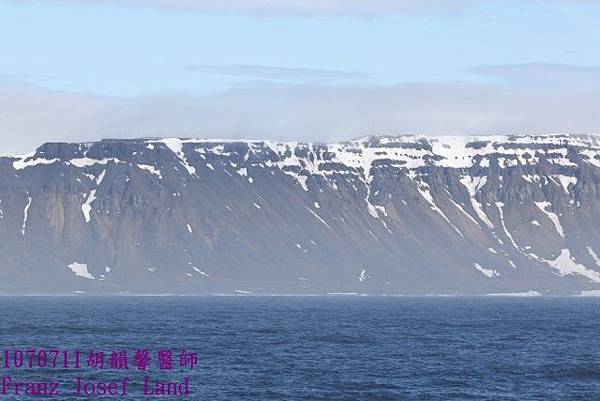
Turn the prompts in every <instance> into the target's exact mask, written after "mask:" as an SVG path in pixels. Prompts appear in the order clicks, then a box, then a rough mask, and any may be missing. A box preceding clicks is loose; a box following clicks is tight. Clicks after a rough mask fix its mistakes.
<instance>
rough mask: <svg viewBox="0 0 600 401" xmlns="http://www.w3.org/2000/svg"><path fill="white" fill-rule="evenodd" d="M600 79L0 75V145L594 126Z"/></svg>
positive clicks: (599, 116) (9, 148)
mask: <svg viewBox="0 0 600 401" xmlns="http://www.w3.org/2000/svg"><path fill="white" fill-rule="evenodd" d="M599 108H600V89H598V88H591V89H590V88H587V89H583V88H577V87H575V88H565V87H550V88H527V89H521V88H517V87H511V86H504V85H491V84H475V83H441V84H432V83H420V84H400V85H394V86H374V85H308V84H301V85H268V86H244V87H241V88H234V89H230V90H227V91H223V92H220V93H215V94H212V95H203V96H195V95H190V94H161V95H153V96H144V97H135V98H111V97H100V96H93V95H81V94H73V93H64V92H55V91H50V90H46V89H41V88H39V87H35V86H31V85H15V84H3V85H0V142H1V143H2V144H3V147H2V150H1V153H2V154H8V153H14V152H27V151H30V150H32V149H34V148H36V147H37V146H39V145H40V144H41V143H42V142H45V141H85V140H95V139H99V138H106V137H111V138H114V137H142V136H182V137H209V138H259V139H277V140H308V141H335V140H344V139H350V138H355V137H359V136H364V135H368V134H377V133H386V134H405V133H427V134H488V133H528V132H529V133H531V132H535V133H540V132H571V133H591V132H600V113H598V109H599Z"/></svg>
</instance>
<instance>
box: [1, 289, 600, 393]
mask: <svg viewBox="0 0 600 401" xmlns="http://www.w3.org/2000/svg"><path fill="white" fill-rule="evenodd" d="M19 349H20V350H26V349H37V350H40V349H61V350H81V352H82V353H83V354H84V355H85V357H83V358H82V365H83V366H82V367H81V368H80V369H73V368H70V369H63V368H58V369H52V368H50V369H48V368H44V369H40V368H33V369H29V368H28V367H27V368H25V369H24V368H21V369H15V368H13V367H11V368H9V369H5V368H3V369H2V376H10V377H11V378H12V379H13V380H20V381H23V382H27V381H30V382H31V381H36V382H41V381H49V382H51V381H60V382H61V383H62V384H61V386H62V387H61V388H62V389H64V390H63V391H64V393H62V394H61V395H60V396H59V397H49V398H48V397H46V398H45V399H53V400H74V399H86V400H89V399H110V398H107V397H104V398H102V397H100V398H94V397H74V396H70V395H69V392H68V391H67V390H72V389H73V386H74V384H73V383H74V380H75V379H76V378H77V377H80V378H81V379H82V380H83V381H86V382H87V381H91V382H95V383H98V382H100V381H103V382H109V381H111V380H115V381H117V380H121V379H122V378H123V377H124V376H127V377H129V378H130V380H131V382H132V384H131V385H130V387H129V389H128V395H127V396H126V397H121V396H119V397H115V398H113V399H120V400H124V399H125V400H143V399H145V397H144V396H143V395H142V392H143V388H142V385H141V382H142V380H143V378H144V376H148V377H149V378H150V379H151V380H152V383H154V381H161V382H169V381H171V382H175V381H181V380H183V378H184V377H186V376H187V377H188V379H189V383H190V392H191V394H190V395H188V396H184V397H162V398H160V399H181V400H184V399H185V400H207V401H219V400H232V401H244V400H256V401H265V400H332V401H333V400H352V401H354V400H413V399H414V400H599V399H600V300H598V299H572V298H548V299H544V298H535V299H517V298H502V299H501V298H404V297H397V298H385V297H2V298H0V352H3V351H4V350H19ZM159 349H163V350H169V349H170V350H172V351H173V355H174V368H173V369H172V370H168V369H167V370H160V369H158V367H157V364H158V360H157V359H156V352H158V350H159ZM122 350H125V351H128V352H129V355H130V356H131V360H132V361H131V362H130V363H129V366H128V367H129V369H128V370H127V369H120V370H115V369H109V368H108V367H106V368H105V369H104V370H102V369H96V370H94V369H91V368H88V367H87V363H86V362H87V361H86V358H87V354H88V353H89V352H90V351H96V352H99V351H104V352H105V353H106V358H107V363H108V358H109V356H108V354H110V353H111V352H112V351H122ZM136 350H148V351H149V355H151V366H150V367H149V370H147V371H145V372H143V371H138V370H136V368H135V366H134V364H133V359H134V358H133V354H134V352H135V351H136ZM182 350H185V351H186V352H196V353H197V355H198V366H197V367H196V368H195V369H193V370H190V369H189V368H180V367H179V362H180V361H179V355H180V354H179V353H180V352H181V351H182ZM9 355H10V354H9ZM3 358H4V356H2V357H0V360H2V364H4V363H5V361H4V360H3ZM11 363H12V362H11ZM26 363H27V362H26ZM3 366H4V365H3ZM32 399H36V398H33V397H26V396H19V397H14V396H9V395H0V401H1V400H32ZM37 399H40V398H37Z"/></svg>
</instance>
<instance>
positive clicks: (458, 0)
mask: <svg viewBox="0 0 600 401" xmlns="http://www.w3.org/2000/svg"><path fill="white" fill-rule="evenodd" d="M30 1H38V2H49V1H54V2H70V3H78V4H99V5H111V6H125V7H150V8H167V9H180V10H189V11H196V12H226V13H248V14H263V15H264V14H267V15H268V14H275V15H277V14H284V15H315V14H350V15H351V14H367V15H378V14H398V13H413V12H433V13H447V12H455V11H458V10H462V9H465V8H468V7H470V6H472V5H474V4H476V3H478V2H479V1H478V0H277V1H273V0H219V1H214V0H30Z"/></svg>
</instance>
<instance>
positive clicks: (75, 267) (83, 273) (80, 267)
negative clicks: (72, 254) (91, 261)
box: [67, 262, 96, 280]
mask: <svg viewBox="0 0 600 401" xmlns="http://www.w3.org/2000/svg"><path fill="white" fill-rule="evenodd" d="M67 267H68V268H69V269H71V271H72V272H73V273H74V274H75V275H76V276H78V277H83V278H86V279H88V280H95V279H96V277H94V276H93V275H92V274H91V273H90V272H89V271H88V267H87V265H86V264H85V263H79V262H73V263H71V264H70V265H68V266H67Z"/></svg>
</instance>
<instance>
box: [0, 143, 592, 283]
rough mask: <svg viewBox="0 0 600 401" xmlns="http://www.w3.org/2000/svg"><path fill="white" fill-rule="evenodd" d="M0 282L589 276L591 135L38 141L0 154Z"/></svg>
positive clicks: (554, 279)
mask: <svg viewBox="0 0 600 401" xmlns="http://www.w3.org/2000/svg"><path fill="white" fill-rule="evenodd" d="M0 261H1V264H0V292H38V293H40V292H42V293H51V292H71V291H85V292H87V293H90V292H99V293H118V292H152V293H157V292H160V293H239V294H244V293H248V292H249V293H309V294H322V293H378V294H380V293H385V294H485V293H506V292H511V293H514V292H526V291H538V292H539V293H542V294H563V293H565V294H566V293H578V292H579V291H582V290H592V289H600V137H596V136H563V135H544V136H490V137H469V136H465V137H414V136H402V137H387V136H381V137H369V138H364V139H361V140H356V141H350V142H344V143H336V144H306V143H276V142H269V141H225V140H195V139H139V140H103V141H99V142H95V143H81V144H78V143H47V144H44V145H43V146H41V147H40V148H38V149H37V150H36V151H35V152H34V153H32V154H29V155H26V156H23V157H4V158H0Z"/></svg>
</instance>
